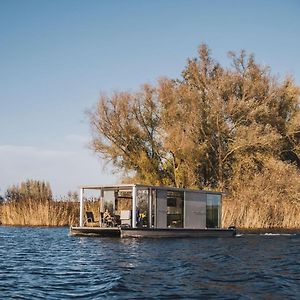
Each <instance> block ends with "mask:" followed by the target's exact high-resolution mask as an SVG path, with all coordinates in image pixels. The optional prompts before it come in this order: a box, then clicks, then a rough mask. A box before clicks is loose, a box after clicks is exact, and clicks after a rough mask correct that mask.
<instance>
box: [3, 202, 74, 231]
mask: <svg viewBox="0 0 300 300" xmlns="http://www.w3.org/2000/svg"><path fill="white" fill-rule="evenodd" d="M78 215H79V203H78V202H66V201H37V200H31V199H27V200H22V201H12V202H7V203H3V204H1V205H0V223H1V224H2V225H16V226H17V225H18V226H68V225H72V224H76V223H77V222H78Z"/></svg>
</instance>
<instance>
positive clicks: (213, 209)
mask: <svg viewBox="0 0 300 300" xmlns="http://www.w3.org/2000/svg"><path fill="white" fill-rule="evenodd" d="M220 205H221V195H213V194H208V195H207V202H206V227H207V228H217V227H220V224H221V206H220Z"/></svg>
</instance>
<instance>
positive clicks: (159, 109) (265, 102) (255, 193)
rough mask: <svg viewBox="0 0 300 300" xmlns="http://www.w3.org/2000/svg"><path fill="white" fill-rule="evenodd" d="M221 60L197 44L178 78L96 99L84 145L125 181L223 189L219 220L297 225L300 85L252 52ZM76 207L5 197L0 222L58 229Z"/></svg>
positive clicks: (255, 225)
mask: <svg viewBox="0 0 300 300" xmlns="http://www.w3.org/2000/svg"><path fill="white" fill-rule="evenodd" d="M229 57H230V60H231V64H230V66H229V67H223V66H221V65H220V64H219V63H218V62H217V61H215V60H214V59H213V57H212V56H211V52H210V49H209V48H208V47H207V45H205V44H202V45H200V47H199V50H198V55H197V57H196V58H192V59H188V61H187V64H186V66H185V68H184V69H183V71H182V73H181V76H180V77H179V78H172V79H169V78H161V79H160V80H159V81H158V82H157V84H155V85H149V84H144V85H142V86H141V88H140V89H139V90H138V91H136V92H115V93H113V94H111V95H102V96H101V98H100V100H99V101H98V103H97V105H96V106H95V107H94V108H92V109H90V111H89V113H88V115H87V116H88V118H89V120H90V124H91V128H92V131H93V136H92V141H91V149H92V150H93V151H94V152H95V153H96V154H98V155H99V156H100V157H101V158H104V159H105V160H108V161H110V162H111V163H112V165H113V167H114V168H115V169H116V170H118V171H121V172H123V173H124V174H125V176H124V178H125V179H124V181H126V182H134V183H144V184H150V185H169V186H175V187H187V188H197V189H209V190H218V191H223V192H224V193H225V196H224V201H223V212H222V218H223V226H229V225H235V226H237V227H243V228H300V217H299V216H300V101H299V95H300V89H299V87H298V86H297V85H296V84H295V83H294V81H293V79H292V78H291V77H289V76H286V77H284V78H280V77H278V76H277V77H276V76H274V75H272V73H271V70H270V68H269V67H267V66H262V65H260V64H259V63H257V62H256V60H255V57H254V55H252V54H251V55H247V54H246V52H245V51H241V52H240V53H232V52H230V53H229ZM128 174H129V175H128ZM24 197H25V196H24ZM35 209H36V211H35ZM77 213H78V206H77V203H76V202H71V203H67V202H64V201H53V200H52V198H51V199H50V198H49V199H43V200H42V201H40V200H37V201H36V200H33V199H31V198H28V197H27V198H26V197H25V198H22V200H16V199H13V198H12V199H11V200H9V201H5V202H3V203H2V204H1V217H0V218H1V220H0V221H1V222H2V224H10V225H12V224H18V225H25V224H26V225H66V224H70V223H72V222H74V218H75V215H76V214H77ZM38 215H40V219H36V221H32V219H33V218H35V217H36V216H38ZM25 216H26V217H25ZM27 216H28V217H27ZM44 220H47V221H44ZM30 222H33V223H34V224H32V223H30ZM44 222H45V223H47V224H44Z"/></svg>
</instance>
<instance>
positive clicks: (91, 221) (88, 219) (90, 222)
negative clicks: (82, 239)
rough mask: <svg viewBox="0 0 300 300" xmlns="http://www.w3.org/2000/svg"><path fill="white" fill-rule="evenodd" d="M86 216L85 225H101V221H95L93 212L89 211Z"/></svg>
mask: <svg viewBox="0 0 300 300" xmlns="http://www.w3.org/2000/svg"><path fill="white" fill-rule="evenodd" d="M85 215H86V220H85V224H88V226H93V225H99V221H96V220H95V218H94V213H93V212H92V211H87V212H86V213H85Z"/></svg>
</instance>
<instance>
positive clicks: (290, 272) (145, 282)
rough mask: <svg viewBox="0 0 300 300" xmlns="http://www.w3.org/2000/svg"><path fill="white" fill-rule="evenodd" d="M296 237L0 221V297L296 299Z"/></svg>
mask: <svg viewBox="0 0 300 300" xmlns="http://www.w3.org/2000/svg"><path fill="white" fill-rule="evenodd" d="M299 297H300V235H293V234H289V235H259V234H257V235H247V234H246V235H241V236H238V237H236V238H211V239H208V238H206V239H111V238H105V239H99V238H79V237H69V236H68V229H67V228H26V227H0V298H1V299H12V298H14V299H73V298H74V299H103V298H104V299H299Z"/></svg>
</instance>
